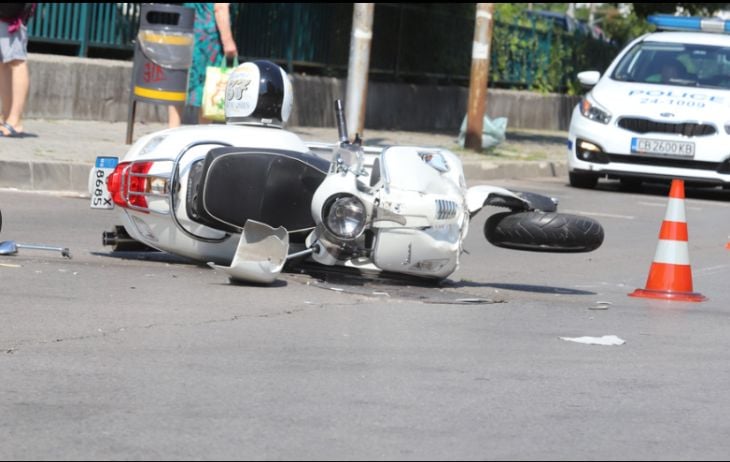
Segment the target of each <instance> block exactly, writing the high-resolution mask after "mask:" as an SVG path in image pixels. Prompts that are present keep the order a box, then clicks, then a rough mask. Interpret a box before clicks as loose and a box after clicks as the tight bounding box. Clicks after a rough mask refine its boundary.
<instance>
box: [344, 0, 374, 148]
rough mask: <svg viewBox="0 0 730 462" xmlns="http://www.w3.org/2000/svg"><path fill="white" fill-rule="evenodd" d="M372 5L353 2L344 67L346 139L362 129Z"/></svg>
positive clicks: (363, 125)
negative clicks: (348, 44) (348, 49)
mask: <svg viewBox="0 0 730 462" xmlns="http://www.w3.org/2000/svg"><path fill="white" fill-rule="evenodd" d="M374 8H375V4H374V3H355V4H354V10H353V13H352V32H351V34H350V59H349V62H348V65H347V94H346V96H345V118H346V119H347V133H348V135H349V136H353V135H355V134H358V133H359V134H360V136H361V137H362V135H363V131H364V130H365V107H366V103H367V95H368V70H369V68H370V42H372V39H373V11H374Z"/></svg>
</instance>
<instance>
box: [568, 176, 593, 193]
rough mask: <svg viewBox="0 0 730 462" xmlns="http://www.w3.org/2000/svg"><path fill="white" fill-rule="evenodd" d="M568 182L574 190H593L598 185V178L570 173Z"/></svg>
mask: <svg viewBox="0 0 730 462" xmlns="http://www.w3.org/2000/svg"><path fill="white" fill-rule="evenodd" d="M568 180H570V185H571V186H572V187H574V188H585V189H593V188H595V187H596V185H597V184H598V177H597V176H596V175H591V174H590V173H578V172H568Z"/></svg>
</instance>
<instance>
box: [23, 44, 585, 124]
mask: <svg viewBox="0 0 730 462" xmlns="http://www.w3.org/2000/svg"><path fill="white" fill-rule="evenodd" d="M28 63H29V66H30V72H31V91H30V96H29V99H28V104H27V106H26V111H25V116H26V117H28V118H45V119H79V120H104V121H113V122H119V121H122V122H124V121H126V120H127V117H128V108H129V87H130V80H131V75H132V63H131V62H125V61H113V60H104V59H88V58H76V57H68V56H57V55H45V54H31V55H30V57H29V60H28ZM292 82H293V85H294V94H295V104H294V113H293V114H292V118H291V120H290V124H291V125H293V126H313V127H333V126H334V125H335V122H334V112H333V105H334V100H335V99H337V98H342V99H344V95H345V89H346V82H345V80H344V79H334V78H326V77H312V76H305V75H293V76H292ZM467 98H468V89H467V88H464V87H457V86H436V85H408V84H397V83H379V82H371V83H370V85H369V87H368V95H367V118H366V121H365V125H366V127H368V128H372V129H391V130H417V131H441V130H450V131H458V130H459V127H460V126H461V122H462V120H463V118H464V116H465V114H466V103H467ZM577 101H578V98H577V97H567V96H563V95H541V94H537V93H532V92H524V91H510V90H496V89H490V90H489V93H488V100H487V113H488V116H489V117H491V118H494V117H507V118H508V119H509V124H508V126H509V127H510V128H530V129H543V130H567V128H568V124H569V121H570V113H571V111H572V108H573V107H574V106H575V104H576V103H577ZM135 120H136V121H137V122H165V121H167V107H166V106H164V105H155V104H145V103H138V104H137V115H136V118H135Z"/></svg>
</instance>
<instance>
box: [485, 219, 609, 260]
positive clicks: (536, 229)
mask: <svg viewBox="0 0 730 462" xmlns="http://www.w3.org/2000/svg"><path fill="white" fill-rule="evenodd" d="M484 236H485V237H486V238H487V240H488V241H489V242H490V243H491V244H492V245H495V246H497V247H504V248H507V249H514V250H528V251H533V252H590V251H593V250H596V249H597V248H598V247H600V246H601V244H602V243H603V227H602V226H601V224H600V223H598V222H597V221H596V220H594V219H592V218H588V217H583V216H579V215H571V214H567V213H556V212H549V213H546V212H537V211H534V212H502V213H497V214H494V215H492V216H490V217H489V218H488V219H487V221H486V223H485V224H484Z"/></svg>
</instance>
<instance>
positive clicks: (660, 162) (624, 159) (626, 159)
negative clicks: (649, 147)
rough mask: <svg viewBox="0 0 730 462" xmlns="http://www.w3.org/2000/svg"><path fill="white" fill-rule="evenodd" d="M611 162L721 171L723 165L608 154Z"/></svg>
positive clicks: (698, 161)
mask: <svg viewBox="0 0 730 462" xmlns="http://www.w3.org/2000/svg"><path fill="white" fill-rule="evenodd" d="M607 156H608V160H609V161H610V162H617V163H622V164H637V165H653V166H657V167H679V168H689V169H694V170H710V171H713V172H716V171H719V170H720V167H721V166H722V165H723V164H721V163H720V162H706V161H701V160H691V159H672V158H666V157H648V156H640V155H635V154H633V155H624V154H607Z"/></svg>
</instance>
